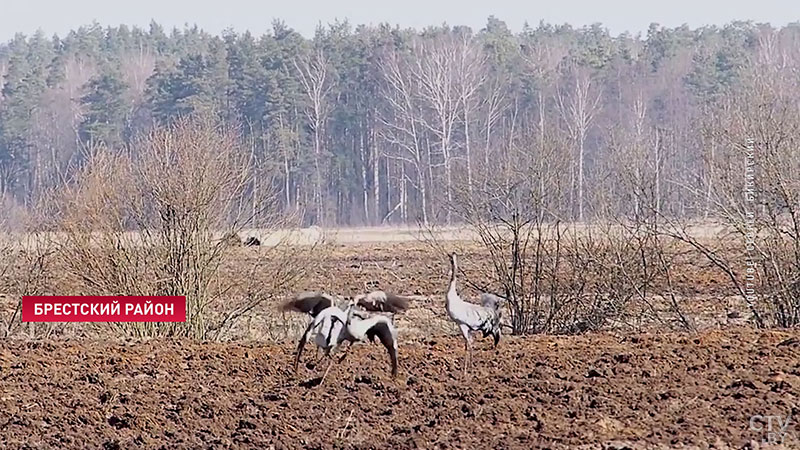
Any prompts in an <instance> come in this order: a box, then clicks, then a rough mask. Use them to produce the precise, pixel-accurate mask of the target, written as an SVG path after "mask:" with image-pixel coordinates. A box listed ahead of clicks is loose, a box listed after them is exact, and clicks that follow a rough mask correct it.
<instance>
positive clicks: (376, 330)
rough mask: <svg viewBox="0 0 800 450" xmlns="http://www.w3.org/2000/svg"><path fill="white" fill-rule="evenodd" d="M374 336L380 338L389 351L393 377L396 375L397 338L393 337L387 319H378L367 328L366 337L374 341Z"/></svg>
mask: <svg viewBox="0 0 800 450" xmlns="http://www.w3.org/2000/svg"><path fill="white" fill-rule="evenodd" d="M375 336H377V337H378V339H380V341H381V344H383V346H384V347H386V350H387V351H388V352H389V359H390V360H391V361H392V378H394V377H396V376H397V339H395V334H394V329H393V327H392V325H391V323H389V321H388V320H385V321H380V322H378V323H376V324H375V325H373V326H372V328H370V329H369V330H367V337H368V338H369V340H370V341H374V340H375Z"/></svg>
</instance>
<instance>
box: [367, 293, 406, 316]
mask: <svg viewBox="0 0 800 450" xmlns="http://www.w3.org/2000/svg"><path fill="white" fill-rule="evenodd" d="M408 304H409V300H408V299H407V298H405V297H401V296H399V295H395V294H389V293H386V292H383V291H373V292H370V293H369V294H367V295H366V296H364V297H363V298H361V299H360V300H359V301H358V305H359V306H361V307H362V308H364V309H366V310H367V311H373V312H390V313H398V312H402V311H405V310H406V309H408Z"/></svg>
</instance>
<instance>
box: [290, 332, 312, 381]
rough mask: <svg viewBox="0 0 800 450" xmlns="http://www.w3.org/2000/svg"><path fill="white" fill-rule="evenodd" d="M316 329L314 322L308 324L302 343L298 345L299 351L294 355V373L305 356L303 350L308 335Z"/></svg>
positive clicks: (301, 339)
mask: <svg viewBox="0 0 800 450" xmlns="http://www.w3.org/2000/svg"><path fill="white" fill-rule="evenodd" d="M313 327H314V322H313V321H312V322H311V323H310V324H308V327H307V328H306V331H305V332H304V333H303V336H302V337H301V338H300V342H299V343H298V344H297V351H296V352H295V355H294V371H295V372H297V365H298V364H299V363H300V355H302V354H303V348H304V347H305V346H306V341H307V340H308V335H309V332H310V331H311V329H312V328H313Z"/></svg>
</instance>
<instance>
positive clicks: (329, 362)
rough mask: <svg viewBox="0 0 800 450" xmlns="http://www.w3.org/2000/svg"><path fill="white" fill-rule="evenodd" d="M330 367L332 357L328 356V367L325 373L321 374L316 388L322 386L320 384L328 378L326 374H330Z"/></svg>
mask: <svg viewBox="0 0 800 450" xmlns="http://www.w3.org/2000/svg"><path fill="white" fill-rule="evenodd" d="M332 366H333V357H331V356H328V367H327V368H326V369H325V373H323V374H322V379H321V380H319V384H318V385H317V387H319V386H322V383H323V382H325V377H327V376H328V372H330V370H331V367H332Z"/></svg>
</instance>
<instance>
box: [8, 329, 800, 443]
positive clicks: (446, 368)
mask: <svg viewBox="0 0 800 450" xmlns="http://www.w3.org/2000/svg"><path fill="white" fill-rule="evenodd" d="M293 349H294V343H293V342H286V343H285V344H283V345H272V344H269V345H267V344H259V343H219V344H210V343H196V342H188V341H162V340H159V341H148V342H138V343H109V342H101V341H51V342H30V341H29V342H23V341H13V340H11V341H2V342H0V448H8V449H15V448H37V449H38V448H76V449H77V448H126V449H127V448H520V449H523V448H524V449H528V448H545V447H546V448H575V447H582V448H609V447H614V448H622V447H624V445H622V443H624V442H627V443H628V444H627V445H629V446H630V448H653V447H657V446H666V447H680V446H683V445H694V444H697V445H700V446H701V447H704V448H708V446H709V445H711V446H715V447H716V448H728V446H731V448H742V447H743V446H750V445H751V444H750V443H751V441H754V442H761V441H762V440H763V439H767V438H768V436H767V434H766V427H767V425H766V423H763V424H762V422H759V421H756V422H753V423H754V424H755V426H756V428H759V427H762V426H763V428H764V431H757V430H752V429H751V417H753V416H755V415H760V416H768V415H780V416H782V417H784V418H785V417H786V416H787V415H789V414H791V415H792V417H800V410H799V409H798V406H797V405H800V332H792V333H788V332H778V331H771V332H756V331H753V330H749V329H731V330H727V331H707V332H703V333H701V334H697V335H690V334H674V333H673V334H658V335H652V334H649V335H645V334H638V335H627V336H619V335H614V334H594V335H587V336H580V337H531V338H507V339H505V340H504V341H503V342H501V345H500V347H499V348H498V349H497V350H493V349H491V348H490V343H489V340H484V341H480V342H479V344H478V345H477V348H476V352H475V357H474V368H473V370H472V371H471V373H470V375H469V377H468V378H467V379H466V380H465V379H462V378H461V376H460V369H461V363H462V356H463V353H462V351H463V350H462V349H463V345H462V343H461V341H460V340H459V339H457V338H454V337H442V338H436V339H434V340H423V341H416V342H406V343H404V344H403V345H401V347H400V354H401V358H400V361H401V371H400V374H399V376H398V378H397V379H396V380H392V379H391V378H390V377H389V375H388V361H387V356H386V355H385V353H384V352H383V351H381V350H382V348H381V347H379V346H377V345H360V346H357V347H355V348H354V350H353V351H354V354H352V355H350V356H348V358H347V359H346V360H345V362H344V363H342V364H341V365H338V366H335V367H334V369H333V370H332V371H331V373H330V375H329V378H328V379H327V380H326V381H325V384H324V385H322V386H319V387H314V386H312V385H313V384H314V383H315V380H316V377H318V376H319V375H320V374H321V371H322V368H321V367H316V368H310V367H309V366H311V364H309V365H308V366H305V367H303V366H301V368H300V370H299V372H298V374H297V375H296V376H295V375H293V374H292V372H291V370H290V363H291V358H292V351H293ZM313 358H314V352H313V351H308V352H307V353H306V359H307V360H311V359H313ZM798 432H800V426H798V425H797V423H796V422H794V421H792V422H791V423H790V424H789V427H788V430H787V434H786V441H785V444H786V445H787V447H796V446H798V445H800V441H798V440H797V439H798ZM704 444H705V445H704Z"/></svg>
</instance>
